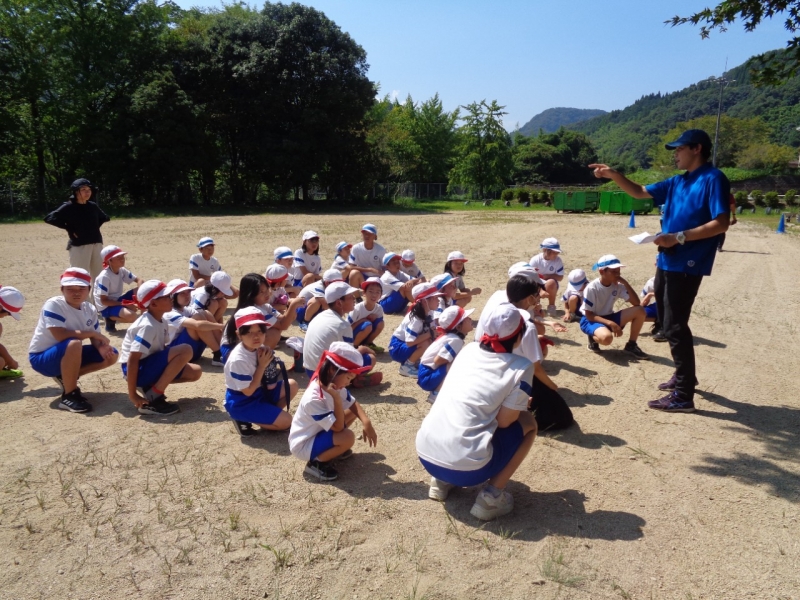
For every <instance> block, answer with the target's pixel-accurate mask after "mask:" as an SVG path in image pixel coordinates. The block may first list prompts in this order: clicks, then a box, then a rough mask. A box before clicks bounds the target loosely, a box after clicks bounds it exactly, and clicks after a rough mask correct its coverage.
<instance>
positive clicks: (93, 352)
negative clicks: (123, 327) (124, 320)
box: [28, 338, 119, 377]
mask: <svg viewBox="0 0 800 600" xmlns="http://www.w3.org/2000/svg"><path fill="white" fill-rule="evenodd" d="M73 339H75V338H67V339H66V340H62V341H60V342H58V343H57V344H56V345H55V346H50V347H49V348H48V349H47V350H43V351H42V352H36V353H34V352H31V353H30V354H28V361H29V362H30V363H31V366H32V367H33V370H34V371H36V372H37V373H39V374H40V375H44V376H45V377H61V359H62V358H64V354H66V352H67V345H68V344H69V343H70V342H71V341H72V340H73ZM114 352H115V353H117V354H119V353H118V352H117V349H116V348H114ZM99 362H103V357H102V356H100V352H98V351H97V348H95V347H94V346H92V345H91V344H83V348H82V349H81V366H82V367H83V366H86V365H89V364H92V363H99Z"/></svg>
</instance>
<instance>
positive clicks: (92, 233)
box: [44, 179, 111, 279]
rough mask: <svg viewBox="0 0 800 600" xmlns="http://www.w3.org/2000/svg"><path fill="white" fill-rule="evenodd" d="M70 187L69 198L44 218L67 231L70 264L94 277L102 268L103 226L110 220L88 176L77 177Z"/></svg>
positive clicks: (46, 221)
mask: <svg viewBox="0 0 800 600" xmlns="http://www.w3.org/2000/svg"><path fill="white" fill-rule="evenodd" d="M70 188H71V189H72V195H71V196H70V197H69V201H68V202H65V203H64V204H62V205H61V206H59V207H58V208H57V209H55V210H54V211H53V212H51V213H50V214H49V215H47V216H46V217H45V218H44V221H45V223H49V224H50V225H54V226H55V227H60V228H61V229H66V230H67V234H68V235H69V242H68V243H67V250H69V264H70V266H71V267H79V268H81V269H86V270H87V271H89V273H91V274H92V279H94V278H95V277H97V275H98V274H99V273H100V271H101V269H102V268H103V259H102V258H101V257H100V250H102V249H103V235H102V234H101V233H100V227H101V226H102V225H103V223H106V222H108V221H110V220H111V219H110V218H109V216H108V215H107V214H106V213H104V212H103V211H102V210H100V207H99V206H97V204H96V203H95V202H93V200H94V195H95V191H96V188H95V187H94V186H93V185H92V183H91V182H90V181H89V180H88V179H76V180H75V181H73V182H72V185H71V186H70Z"/></svg>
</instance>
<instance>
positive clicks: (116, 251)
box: [100, 245, 127, 264]
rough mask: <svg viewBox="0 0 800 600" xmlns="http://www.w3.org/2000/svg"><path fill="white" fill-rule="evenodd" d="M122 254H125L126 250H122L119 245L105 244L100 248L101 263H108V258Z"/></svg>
mask: <svg viewBox="0 0 800 600" xmlns="http://www.w3.org/2000/svg"><path fill="white" fill-rule="evenodd" d="M123 254H127V252H124V251H123V250H122V248H120V247H119V246H114V245H111V246H106V247H105V248H103V249H102V250H100V258H101V259H103V264H108V261H109V260H111V259H112V258H114V257H115V256H122V255H123Z"/></svg>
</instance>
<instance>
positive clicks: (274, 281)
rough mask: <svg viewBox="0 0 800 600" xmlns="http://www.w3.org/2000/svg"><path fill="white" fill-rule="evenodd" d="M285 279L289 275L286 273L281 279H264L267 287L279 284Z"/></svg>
mask: <svg viewBox="0 0 800 600" xmlns="http://www.w3.org/2000/svg"><path fill="white" fill-rule="evenodd" d="M287 277H289V273H286V274H285V275H284V276H283V277H278V278H277V279H270V278H269V277H265V278H264V279H266V280H267V283H268V284H269V285H274V284H276V283H280V282H281V281H285V280H286V278H287Z"/></svg>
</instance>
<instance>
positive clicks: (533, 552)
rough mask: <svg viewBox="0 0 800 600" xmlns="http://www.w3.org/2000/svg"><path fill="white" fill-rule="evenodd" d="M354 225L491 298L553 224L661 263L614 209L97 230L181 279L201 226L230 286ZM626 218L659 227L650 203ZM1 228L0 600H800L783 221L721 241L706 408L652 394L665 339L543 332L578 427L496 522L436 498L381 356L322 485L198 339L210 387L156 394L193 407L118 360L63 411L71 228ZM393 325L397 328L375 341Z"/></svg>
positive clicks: (117, 225)
mask: <svg viewBox="0 0 800 600" xmlns="http://www.w3.org/2000/svg"><path fill="white" fill-rule="evenodd" d="M366 221H371V222H374V223H375V224H376V225H377V226H378V228H379V231H380V238H379V242H380V243H382V244H383V245H384V246H386V248H387V249H390V250H395V251H401V250H403V249H405V248H408V247H411V248H413V249H414V250H415V251H416V252H417V256H418V257H419V261H418V262H419V264H420V266H421V267H422V269H423V270H424V271H425V273H426V274H427V275H428V276H429V277H430V276H432V275H435V274H436V273H438V272H439V270H440V269H441V268H442V266H443V264H444V262H445V261H444V259H445V256H446V254H447V252H448V251H449V250H454V249H459V250H462V251H463V252H464V253H465V254H466V255H467V256H468V258H469V259H470V262H469V263H468V265H467V267H468V268H467V271H468V274H467V277H466V281H467V283H468V284H469V285H471V286H481V287H482V288H483V289H484V294H483V295H482V296H480V297H479V298H478V301H477V302H475V305H476V306H477V308H479V309H480V308H481V307H482V305H483V303H484V302H485V300H486V298H488V296H489V295H490V294H491V293H492V292H493V291H494V290H496V289H499V288H501V287H503V286H504V285H505V279H506V271H507V268H508V266H509V265H510V264H511V263H513V262H516V261H518V260H527V259H528V258H530V256H531V255H532V254H534V253H535V251H536V249H537V248H538V244H539V242H540V241H541V240H542V239H543V238H544V237H547V236H556V237H558V238H559V240H560V242H561V245H562V247H563V248H564V250H565V253H564V255H563V256H564V262H565V265H566V268H567V270H570V269H572V268H575V267H581V268H584V269H587V270H588V269H589V267H590V266H591V264H592V263H594V262H595V261H596V260H597V258H598V257H599V256H600V255H601V254H605V253H614V254H616V255H618V256H619V257H620V258H621V259H622V260H623V262H625V263H627V264H628V265H629V268H628V269H626V270H624V274H625V275H626V276H627V277H628V279H629V281H631V282H632V284H633V285H634V288H636V289H637V290H638V289H640V288H641V286H642V284H644V282H645V281H646V280H647V279H648V278H649V277H650V276H651V275H652V273H653V259H654V254H655V253H654V247H653V246H647V247H640V246H636V245H634V244H632V243H631V242H630V241H628V240H627V236H628V235H631V230H629V229H628V228H627V224H628V218H627V217H612V216H598V215H585V216H584V215H557V214H546V215H543V214H542V213H535V214H533V213H531V214H524V213H514V214H513V215H502V214H498V213H472V214H449V215H434V216H431V215H420V216H403V217H394V216H386V215H370V216H365V215H355V216H332V217H321V216H303V215H301V216H264V217H237V218H215V219H211V218H209V219H203V218H184V219H160V220H130V221H112V222H111V223H108V224H107V225H105V226H104V227H103V234H104V236H105V240H106V243H115V244H118V245H120V246H122V247H123V248H125V249H126V250H128V252H129V254H128V266H129V267H130V268H131V269H132V270H133V271H134V272H135V273H136V274H137V275H139V276H143V277H145V278H161V279H163V280H168V279H171V278H173V277H181V278H185V277H187V259H188V257H189V255H190V254H191V253H192V252H193V250H194V244H195V243H196V241H197V239H199V238H200V237H201V236H203V235H209V234H210V235H213V237H214V239H215V240H216V243H217V256H218V257H219V259H220V261H221V263H222V265H223V267H224V268H225V269H226V270H228V272H230V273H231V274H232V275H233V276H234V279H235V280H238V279H239V278H240V277H241V276H242V275H243V274H244V273H246V272H248V271H258V272H263V271H264V268H265V267H266V265H267V264H268V263H269V262H271V257H272V249H273V248H274V247H276V246H278V245H283V244H286V245H289V246H291V247H293V248H295V247H297V246H298V245H299V240H300V235H301V232H302V231H303V230H305V229H309V228H313V229H315V230H316V231H318V232H319V233H320V234H321V236H322V254H323V255H324V257H325V260H324V261H323V263H324V265H325V266H327V265H328V264H329V263H330V261H331V260H332V258H333V256H332V248H333V246H334V245H335V244H336V242H338V241H339V240H342V239H347V240H349V241H358V231H359V229H360V226H361V225H362V224H363V223H364V222H366ZM637 224H638V225H639V228H638V229H637V231H644V230H649V231H651V232H653V231H656V230H657V229H658V222H657V217H655V216H652V217H637ZM0 240H2V241H0V249H2V255H3V257H4V260H5V267H4V268H3V270H2V274H0V283H2V284H6V285H15V286H16V287H19V288H20V289H21V290H22V291H23V293H24V294H25V296H26V298H27V305H26V307H25V309H24V314H23V319H22V321H21V322H19V323H17V322H15V321H13V320H11V319H4V320H3V321H2V325H3V328H4V332H3V338H2V342H3V343H4V344H5V345H6V346H7V347H8V348H9V350H10V351H11V353H12V355H14V356H16V357H17V358H18V359H19V361H20V363H21V365H22V368H23V369H24V370H25V375H26V376H25V378H24V379H20V380H17V381H0V452H2V457H3V458H2V461H1V462H0V547H2V548H3V551H2V552H0V561H1V563H0V564H1V565H2V566H1V567H0V597H2V598H80V599H88V598H115V599H116V598H121V597H127V598H146V599H157V598H191V599H195V598H270V599H273V600H274V599H277V598H347V599H350V598H360V599H362V600H363V599H365V598H430V599H444V598H448V599H460V598H488V597H499V598H507V599H515V598H525V599H527V598H682V599H686V598H800V522H798V521H799V519H800V516H799V515H800V510H798V509H799V508H800V460H799V459H800V408H798V399H797V387H796V384H795V382H796V377H797V365H798V361H797V355H796V354H795V352H796V351H797V348H796V346H797V342H798V316H800V311H798V298H800V284H798V277H797V257H798V256H800V254H799V253H800V238H798V237H797V236H794V235H785V236H779V235H776V234H774V233H773V232H771V231H768V230H766V229H761V228H757V227H755V226H748V225H746V224H739V225H737V226H736V227H735V228H733V229H732V231H731V232H730V233H729V235H728V242H727V246H726V248H727V250H728V251H726V252H725V253H724V254H722V255H720V256H719V257H718V258H717V262H716V265H715V269H714V275H713V276H712V277H710V278H707V279H706V281H705V282H704V283H703V285H702V287H701V288H700V295H699V297H698V300H697V302H696V304H695V309H694V314H693V317H692V322H691V324H692V328H693V330H694V333H695V341H696V348H695V349H696V352H697V357H698V378H699V380H700V386H699V392H698V397H697V399H696V403H697V406H698V412H697V413H696V414H690V415H686V414H659V413H656V412H653V411H649V410H647V408H646V401H647V400H650V399H653V398H655V397H657V391H656V389H655V388H656V385H657V384H658V383H659V382H661V381H664V380H666V379H668V378H669V376H670V374H671V361H670V358H669V349H668V347H667V345H666V344H657V343H654V342H652V341H651V340H650V339H649V336H648V335H643V336H642V338H641V339H640V345H641V347H642V348H643V349H644V350H645V352H648V353H650V354H651V355H652V358H653V360H652V361H649V362H636V361H632V360H629V359H628V358H627V357H626V356H625V355H623V353H622V352H621V348H622V342H621V341H620V342H615V343H614V345H613V346H612V348H611V349H606V350H605V351H604V352H603V353H602V354H600V355H595V354H592V353H590V352H588V351H587V350H586V348H585V337H584V336H582V335H581V333H580V331H579V330H578V326H577V324H573V325H570V326H569V331H568V332H567V333H564V334H560V335H556V336H553V337H555V339H556V341H557V343H556V346H555V347H554V348H552V349H551V353H550V357H549V360H547V361H546V368H547V371H548V373H549V374H550V376H551V377H553V379H554V380H555V382H556V383H557V384H558V385H559V386H561V390H562V393H563V395H564V396H565V398H566V399H567V401H568V403H569V404H570V406H571V407H572V409H573V412H574V414H575V417H576V420H577V423H578V425H576V426H574V427H573V428H572V429H570V430H568V431H566V432H564V433H562V434H559V435H552V436H542V437H540V438H539V439H538V440H537V441H536V443H535V445H534V448H533V450H532V452H531V454H530V456H529V457H528V459H527V460H526V461H525V462H524V463H523V465H522V467H521V469H520V470H519V471H518V472H517V474H516V476H515V478H514V480H513V481H512V483H511V484H510V487H509V490H510V491H511V492H512V493H513V494H514V496H515V500H516V507H515V510H514V512H513V513H511V514H510V515H508V516H506V517H502V518H500V519H499V520H497V521H495V522H492V523H490V524H488V525H482V524H481V523H480V522H478V521H477V520H475V519H474V518H473V517H471V516H470V514H469V509H470V507H471V506H472V503H473V500H474V497H475V491H474V490H458V491H455V492H454V493H452V494H451V496H450V498H449V499H448V500H447V503H446V504H445V505H444V506H443V505H442V504H439V503H437V502H434V501H431V500H428V499H427V481H428V477H427V476H426V475H425V473H424V471H423V469H422V468H421V466H420V464H419V461H418V460H417V458H416V455H415V451H414V436H415V434H416V431H417V429H418V426H419V424H420V422H421V420H422V418H423V417H424V415H425V414H426V413H427V411H428V404H426V403H425V401H424V398H425V396H426V393H425V392H422V390H420V389H419V388H418V387H417V386H416V383H415V382H414V381H412V380H409V379H405V378H402V377H400V376H399V375H398V373H397V365H396V364H392V363H391V362H389V358H388V354H386V355H384V356H383V358H382V359H381V360H382V363H383V365H382V366H383V371H384V373H385V380H384V381H385V383H384V384H383V385H381V386H380V387H379V388H378V389H372V390H369V391H363V390H362V391H356V392H355V395H356V397H357V398H358V399H359V401H361V402H362V403H363V405H364V406H365V408H366V410H367V411H368V413H369V414H370V416H371V418H372V420H373V423H374V424H375V428H376V430H377V432H378V436H379V443H378V447H377V448H374V449H368V448H366V447H365V446H364V445H363V444H361V442H357V444H358V445H357V446H356V448H355V449H356V451H357V454H356V455H355V456H354V457H353V458H352V459H350V460H349V461H348V462H345V463H342V464H341V465H340V469H339V470H340V473H341V477H340V479H339V480H338V481H336V482H334V483H333V484H319V483H314V482H312V481H310V480H308V479H306V478H305V477H304V475H303V464H302V463H301V462H300V461H298V460H296V459H294V458H292V457H291V456H290V455H289V452H288V446H287V443H286V434H262V435H260V436H258V437H256V438H250V439H248V440H247V441H243V440H242V439H241V438H240V437H239V436H238V435H236V433H234V430H233V426H232V423H231V421H230V420H229V419H228V418H227V415H226V413H225V411H224V408H223V395H224V380H223V374H222V369H219V368H213V367H211V366H210V353H209V352H208V351H206V356H205V357H204V358H203V361H202V365H203V368H204V371H205V373H204V375H203V377H202V379H201V380H200V381H199V382H197V383H194V384H186V385H181V386H177V385H176V386H173V387H171V388H170V389H169V390H168V394H169V396H170V399H171V400H176V399H178V398H183V399H182V400H180V404H181V407H182V412H181V413H179V414H178V415H176V416H174V417H168V418H163V419H161V418H152V417H140V416H139V415H138V413H137V412H136V410H135V409H134V407H133V405H132V404H131V403H130V402H129V400H128V399H127V395H126V387H125V382H124V381H123V379H122V377H121V373H120V371H119V368H118V367H115V368H112V369H109V370H107V371H105V372H101V373H99V374H96V375H91V376H87V377H85V378H83V379H82V380H81V387H82V389H83V391H84V393H85V394H86V396H87V397H88V398H89V400H90V401H91V402H92V403H93V404H94V407H95V410H94V412H92V413H89V414H87V415H74V414H69V413H66V412H64V411H60V410H57V409H56V408H55V406H56V404H57V401H56V400H55V399H56V396H57V394H56V388H55V386H54V384H53V383H52V381H51V380H48V379H45V378H43V377H41V376H38V375H37V374H35V373H34V372H33V371H32V370H31V368H30V367H29V365H28V362H27V348H28V343H29V341H30V337H31V334H32V331H33V328H34V326H35V323H36V319H37V316H38V312H39V310H40V308H41V305H42V303H43V302H44V301H45V300H46V299H47V298H49V297H51V296H53V295H56V294H57V293H58V276H59V274H60V273H61V271H62V270H63V268H64V267H66V266H67V253H66V252H65V250H64V246H65V242H66V235H65V234H64V232H62V231H59V230H56V229H54V228H51V227H49V226H47V225H44V224H41V225H38V224H33V225H3V226H0ZM559 312H560V311H559ZM474 316H476V317H477V313H476V314H475V315H474ZM398 322H399V318H398V317H390V318H388V322H387V327H386V330H385V331H384V333H383V335H382V337H381V338H380V339H379V340H378V341H379V343H381V345H388V341H389V338H390V336H391V332H392V331H393V330H394V328H395V326H396V325H397V323H398ZM120 330H121V332H120V333H117V334H116V335H115V336H114V338H113V342H114V344H115V345H117V347H119V346H120V345H121V342H122V336H123V334H124V329H123V328H120ZM646 331H649V328H647V329H646ZM290 332H291V333H292V334H298V333H299V331H297V330H295V329H292V330H290ZM624 339H627V336H626V338H623V341H624ZM279 354H282V355H284V356H288V355H287V353H286V349H285V347H281V348H280V349H279ZM296 377H297V378H298V380H299V382H300V386H301V388H305V386H306V384H307V379H306V377H305V376H304V375H298V376H296ZM359 427H360V426H358V425H357V426H356V432H357V433H358V431H359Z"/></svg>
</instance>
